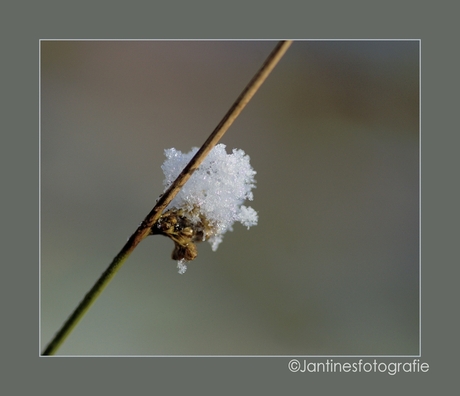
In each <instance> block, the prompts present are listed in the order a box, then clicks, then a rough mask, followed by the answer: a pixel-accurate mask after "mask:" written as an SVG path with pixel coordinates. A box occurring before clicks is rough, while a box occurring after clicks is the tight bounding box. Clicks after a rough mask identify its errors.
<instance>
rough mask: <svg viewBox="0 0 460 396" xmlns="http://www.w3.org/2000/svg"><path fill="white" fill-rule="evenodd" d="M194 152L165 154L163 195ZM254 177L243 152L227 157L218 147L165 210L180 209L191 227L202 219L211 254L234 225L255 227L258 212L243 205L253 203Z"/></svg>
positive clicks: (222, 147)
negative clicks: (207, 230)
mask: <svg viewBox="0 0 460 396" xmlns="http://www.w3.org/2000/svg"><path fill="white" fill-rule="evenodd" d="M197 151H198V148H196V147H194V148H193V149H192V150H191V151H190V152H188V153H182V152H181V151H179V150H176V149H174V148H171V149H167V150H165V155H166V158H167V159H166V160H165V162H164V163H163V165H162V167H161V168H162V170H163V173H164V175H165V180H164V185H165V191H166V190H167V189H168V187H169V186H170V185H171V184H172V183H173V182H174V180H175V179H176V178H177V176H178V175H179V173H180V172H181V171H182V170H183V169H184V167H185V166H186V165H187V164H188V163H189V162H190V160H191V159H192V157H193V156H194V155H195V154H196V152H197ZM255 174H256V172H255V171H254V169H253V168H252V167H251V165H250V163H249V156H248V155H246V154H245V153H244V151H243V150H240V149H233V151H232V153H231V154H227V152H226V150H225V145H224V144H218V145H216V146H215V147H214V148H213V149H212V150H211V152H210V153H209V154H208V156H207V157H206V158H205V159H204V161H203V163H202V164H201V165H200V167H199V168H198V169H197V170H196V171H195V172H194V173H193V175H192V176H191V177H190V179H189V180H188V181H187V183H186V184H185V185H184V186H183V187H182V189H181V190H180V191H179V193H178V194H177V195H176V197H175V198H174V199H173V201H172V202H171V203H170V204H169V206H168V208H167V209H172V208H175V209H178V210H179V209H182V210H183V211H184V212H185V213H186V214H187V216H188V217H189V219H190V221H191V222H192V223H193V224H199V223H200V222H202V220H203V219H205V220H206V222H207V223H208V224H207V225H208V226H209V227H210V229H211V230H212V232H211V235H210V236H209V238H208V239H207V240H208V241H209V243H210V244H211V247H212V250H216V249H217V247H218V246H219V244H220V242H222V237H223V235H224V234H225V233H226V232H227V231H232V230H233V227H232V226H233V223H234V222H240V223H241V224H243V225H244V226H245V227H247V228H249V227H251V226H254V225H256V224H257V220H258V216H257V212H256V211H255V210H254V209H253V208H251V207H246V206H244V205H242V204H243V202H244V201H245V200H250V201H252V199H253V194H252V191H251V190H252V189H253V188H255V180H254V175H255ZM181 264H183V263H181ZM181 268H182V267H181Z"/></svg>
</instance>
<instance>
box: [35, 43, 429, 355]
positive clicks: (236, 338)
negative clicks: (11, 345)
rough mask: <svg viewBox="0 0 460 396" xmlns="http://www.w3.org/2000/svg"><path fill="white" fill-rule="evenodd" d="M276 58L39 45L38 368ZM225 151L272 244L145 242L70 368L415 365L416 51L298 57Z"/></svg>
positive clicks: (292, 53)
mask: <svg viewBox="0 0 460 396" xmlns="http://www.w3.org/2000/svg"><path fill="white" fill-rule="evenodd" d="M275 45H276V42H274V41H201V42H196V41H42V42H41V51H40V54H41V75H40V77H41V97H40V99H41V135H40V139H41V262H40V269H41V272H40V274H41V276H40V282H41V283H40V284H41V295H40V297H41V300H40V302H41V318H40V330H41V331H40V335H41V343H42V345H41V348H42V349H43V348H44V347H45V346H46V345H47V343H48V342H49V341H50V340H51V338H52V337H53V335H54V334H55V332H56V331H57V330H58V329H59V328H60V326H61V325H62V324H63V322H64V321H65V319H66V318H67V317H68V316H69V315H70V314H71V312H72V311H73V309H74V308H75V307H76V305H77V304H78V303H79V302H80V300H81V299H82V298H83V296H84V295H85V293H86V292H87V291H88V290H89V289H90V288H91V287H92V286H93V284H94V282H95V281H96V280H97V278H98V277H99V275H100V274H101V273H102V272H103V271H104V270H105V268H106V267H107V266H108V265H109V263H110V262H111V260H112V258H113V257H114V256H115V255H116V254H117V253H118V251H119V250H120V249H121V247H122V246H123V245H124V243H125V242H126V240H127V238H128V237H129V236H130V235H131V233H132V232H134V230H135V229H136V228H137V226H138V225H139V223H140V222H141V221H142V220H143V218H144V217H145V215H146V214H147V213H148V212H149V211H150V210H151V208H152V207H153V205H154V204H155V201H156V199H157V198H158V196H159V195H160V194H161V193H162V192H163V185H162V182H163V174H162V172H161V168H160V167H161V164H162V163H163V161H164V154H163V150H164V149H166V148H170V147H175V148H177V149H179V150H182V151H189V150H190V149H191V147H193V146H196V147H199V146H201V144H202V143H203V142H204V141H205V140H206V138H207V137H208V135H209V134H210V133H211V132H212V130H213V129H214V128H215V127H216V125H217V124H218V123H219V121H220V120H221V119H222V117H223V116H224V114H225V113H226V112H227V110H228V109H229V107H230V106H231V105H232V103H233V102H234V100H235V99H236V98H237V96H238V95H239V94H240V92H241V91H242V90H243V88H244V87H245V85H246V84H247V83H248V82H249V80H250V79H251V78H252V76H253V75H254V73H255V72H256V71H257V70H258V68H259V67H260V66H261V64H262V63H263V61H264V60H265V58H266V57H267V56H268V54H269V53H270V51H271V50H272V49H273V48H274V46H275ZM221 143H224V144H226V145H227V149H228V150H229V151H230V150H231V149H232V148H240V149H243V150H244V151H245V152H246V153H247V154H249V155H250V157H251V164H252V165H253V167H254V169H255V170H256V171H257V175H256V179H257V188H256V189H255V190H254V201H252V202H251V203H250V206H252V207H254V209H256V210H257V211H258V213H259V224H258V225H257V226H256V227H253V228H251V229H250V230H247V229H246V228H245V227H243V226H241V225H239V224H237V225H235V227H234V231H233V232H230V233H227V234H226V235H225V237H224V241H223V243H222V244H221V245H220V246H219V248H218V250H217V251H216V252H212V251H211V248H210V245H209V244H207V243H204V244H200V245H199V246H198V250H199V256H198V258H197V259H196V260H195V261H193V262H191V263H190V264H189V265H188V270H187V272H186V273H185V274H184V275H179V274H178V273H177V269H176V263H175V262H174V261H172V260H171V258H170V255H171V252H172V249H173V243H172V241H170V240H169V239H167V238H164V237H160V236H156V237H149V238H148V239H146V240H145V241H143V242H142V243H141V244H140V245H139V246H138V247H137V249H136V250H135V252H134V253H133V254H132V255H131V256H130V258H129V259H128V261H127V262H126V263H125V265H124V266H123V267H122V269H121V270H120V272H119V273H118V274H117V275H116V277H115V278H114V279H113V280H112V282H111V283H110V284H109V286H108V287H107V288H106V289H105V291H104V292H103V293H102V295H101V296H100V298H99V299H98V300H97V301H96V303H95V304H94V305H93V307H92V308H91V309H90V311H89V312H88V314H87V315H86V316H85V317H84V318H83V319H82V321H81V322H80V324H79V325H78V326H77V327H76V328H75V330H74V331H73V333H72V334H71V335H70V337H69V338H68V339H67V341H66V342H65V343H64V344H63V345H62V347H61V348H60V350H59V351H58V354H66V355H412V354H418V353H419V276H420V273H419V226H420V225H419V42H418V41H296V42H294V44H293V45H292V46H291V48H290V49H289V50H288V52H287V53H286V55H285V56H284V58H283V59H282V60H281V61H280V63H279V64H278V66H277V67H276V68H275V70H274V71H273V73H272V74H271V75H270V76H269V78H268V79H267V81H266V82H265V83H264V85H263V86H262V87H261V89H260V90H259V92H258V93H257V94H256V95H255V96H254V98H253V99H252V101H251V102H250V103H249V105H248V106H247V107H246V109H245V110H244V111H243V113H242V114H241V115H240V117H239V118H238V119H237V120H236V122H235V123H234V124H233V125H232V127H231V128H230V129H229V131H228V132H227V134H226V135H225V136H224V138H223V139H222V141H221Z"/></svg>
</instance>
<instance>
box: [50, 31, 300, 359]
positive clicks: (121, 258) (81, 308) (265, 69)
mask: <svg viewBox="0 0 460 396" xmlns="http://www.w3.org/2000/svg"><path fill="white" fill-rule="evenodd" d="M291 44H292V41H289V40H288V41H280V42H279V43H278V44H277V45H276V47H275V48H274V49H273V51H272V52H271V53H270V55H269V56H268V58H267V59H266V60H265V62H264V64H263V65H262V67H261V68H260V70H259V71H258V72H257V73H256V74H255V76H254V77H253V78H252V80H251V81H250V82H249V83H248V85H247V86H246V88H245V89H244V90H243V92H242V93H241V94H240V96H239V97H238V98H237V99H236V101H235V103H234V104H233V105H232V107H231V108H230V110H229V111H228V112H227V114H225V116H224V118H223V119H222V121H221V122H220V123H219V125H217V127H216V128H215V129H214V131H213V132H212V133H211V135H210V136H209V137H208V139H207V140H206V141H205V142H204V144H203V146H201V148H200V149H199V150H198V152H197V153H196V154H195V156H194V157H193V158H192V159H191V160H190V162H189V163H188V164H187V166H186V167H185V168H184V169H183V170H182V172H181V173H180V174H179V176H178V177H177V179H176V180H175V181H174V182H173V183H172V184H171V186H170V187H169V188H168V189H167V190H166V191H165V192H164V194H163V195H162V196H161V197H160V198H159V199H158V201H157V203H156V205H155V206H154V207H153V209H152V210H151V211H150V213H149V214H148V215H147V217H146V218H145V219H144V221H143V222H142V223H141V225H140V226H139V227H138V229H137V230H136V231H135V232H134V234H133V235H131V237H130V238H129V239H128V241H127V242H126V244H125V246H123V248H122V249H121V250H120V252H119V253H118V254H117V256H116V257H115V258H114V259H113V261H112V263H111V264H110V265H109V267H108V268H107V269H106V270H105V271H104V272H103V273H102V275H101V276H100V277H99V279H98V280H97V282H96V283H95V284H94V286H93V287H92V288H91V290H90V291H89V292H88V293H87V294H86V295H85V297H84V298H83V300H82V301H81V302H80V304H79V305H78V307H77V308H76V309H75V311H74V312H73V313H72V315H71V316H70V317H69V318H68V319H67V321H66V322H65V323H64V324H63V326H62V328H61V329H60V330H59V331H58V332H57V333H56V335H55V336H54V338H53V339H52V340H51V342H50V343H49V344H48V346H47V347H46V349H45V350H44V351H43V355H53V354H54V353H55V352H56V351H57V349H58V348H59V346H60V345H61V344H62V343H63V342H64V340H65V339H66V338H67V336H68V335H69V334H70V332H71V331H72V330H73V328H74V327H75V326H76V325H77V323H78V322H79V321H80V319H81V318H82V317H83V316H84V314H85V313H86V312H87V311H88V309H89V308H90V307H91V305H92V304H93V302H94V301H95V300H96V298H97V297H98V296H99V294H101V293H102V291H103V290H104V288H105V287H106V286H107V284H108V283H109V282H110V280H111V279H112V278H113V277H114V275H115V274H116V272H117V271H118V270H119V269H120V268H121V266H122V265H123V263H124V262H125V260H126V259H127V258H128V257H129V255H130V254H131V252H132V251H133V250H134V249H135V248H136V246H137V245H138V244H139V243H140V242H141V241H142V240H143V239H144V238H146V237H147V236H148V235H149V233H150V229H151V227H152V226H153V225H154V224H155V223H156V222H157V220H158V219H159V217H160V216H161V213H163V211H164V210H165V209H166V207H167V206H168V205H169V203H170V202H171V201H172V200H173V198H174V197H175V196H176V194H177V193H178V192H179V191H180V189H181V188H182V186H183V185H184V184H185V183H186V182H187V180H188V179H189V178H190V176H191V175H192V174H193V172H194V171H195V170H196V169H197V168H198V167H199V166H200V164H201V163H202V162H203V160H204V159H205V158H206V156H207V155H208V154H209V152H210V151H211V150H212V149H213V148H214V146H215V145H216V144H217V143H218V142H219V140H220V139H221V138H222V136H223V135H224V133H225V132H226V131H227V130H228V128H229V127H230V125H232V123H233V121H235V119H236V118H237V117H238V115H239V114H240V113H241V111H242V110H243V109H244V107H245V106H246V105H247V104H248V102H249V101H250V100H251V98H252V97H253V96H254V94H255V93H256V92H257V90H258V89H259V87H260V86H261V85H262V83H263V82H264V81H265V79H266V78H267V77H268V75H269V74H270V73H271V71H272V70H273V69H274V67H275V66H276V64H277V63H278V62H279V60H280V59H281V58H282V57H283V55H284V54H285V52H286V51H287V49H288V48H289V46H290V45H291Z"/></svg>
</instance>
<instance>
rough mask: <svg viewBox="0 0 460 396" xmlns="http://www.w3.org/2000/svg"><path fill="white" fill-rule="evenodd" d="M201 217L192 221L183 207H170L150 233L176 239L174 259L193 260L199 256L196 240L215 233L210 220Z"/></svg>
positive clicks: (205, 238) (206, 237)
mask: <svg viewBox="0 0 460 396" xmlns="http://www.w3.org/2000/svg"><path fill="white" fill-rule="evenodd" d="M199 218H200V221H198V222H196V223H192V221H191V220H190V216H187V215H186V213H185V211H184V210H183V209H170V210H168V211H166V212H165V213H163V214H162V215H161V217H160V218H159V219H158V221H157V222H156V224H154V225H153V227H152V229H151V231H150V235H155V234H161V235H164V236H167V237H169V238H171V239H172V240H173V241H174V250H173V252H172V259H173V260H177V261H181V260H185V261H192V260H194V259H195V258H196V256H198V251H197V248H196V245H195V242H202V241H205V240H207V239H209V237H210V236H211V235H212V234H213V231H212V228H211V227H210V226H209V224H208V222H207V221H206V220H205V219H204V218H203V217H202V216H199Z"/></svg>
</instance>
